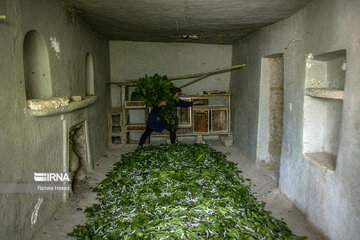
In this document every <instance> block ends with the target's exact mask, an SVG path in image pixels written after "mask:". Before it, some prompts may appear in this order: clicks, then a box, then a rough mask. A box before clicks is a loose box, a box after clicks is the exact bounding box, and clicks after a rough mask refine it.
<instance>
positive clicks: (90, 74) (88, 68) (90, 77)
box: [85, 53, 95, 96]
mask: <svg viewBox="0 0 360 240" xmlns="http://www.w3.org/2000/svg"><path fill="white" fill-rule="evenodd" d="M85 61H86V63H85V78H86V95H87V96H89V95H95V91H94V64H93V58H92V55H91V54H90V53H87V54H86V60H85Z"/></svg>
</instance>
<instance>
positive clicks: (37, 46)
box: [23, 30, 52, 99]
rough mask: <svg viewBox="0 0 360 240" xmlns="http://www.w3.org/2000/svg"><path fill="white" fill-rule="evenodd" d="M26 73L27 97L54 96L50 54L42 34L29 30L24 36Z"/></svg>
mask: <svg viewBox="0 0 360 240" xmlns="http://www.w3.org/2000/svg"><path fill="white" fill-rule="evenodd" d="M23 48H24V52H23V54H24V56H23V57H24V58H23V59H24V74H25V89H26V98H27V99H42V98H50V97H52V84H51V75H50V64H49V54H48V50H47V47H46V44H45V41H44V40H43V38H42V37H41V36H40V34H39V33H38V32H37V31H35V30H32V31H29V32H28V33H27V34H26V35H25V38H24V46H23Z"/></svg>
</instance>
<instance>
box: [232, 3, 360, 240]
mask: <svg viewBox="0 0 360 240" xmlns="http://www.w3.org/2000/svg"><path fill="white" fill-rule="evenodd" d="M359 9H360V2H359V1H351V0H329V1H320V0H318V1H316V0H315V1H313V2H311V3H310V4H309V5H307V6H306V7H305V9H303V10H301V11H299V12H298V13H296V14H295V15H293V16H292V17H290V18H288V19H286V20H283V21H281V22H279V23H276V24H274V25H271V26H268V27H266V28H264V29H261V30H259V31H257V32H255V33H253V34H251V35H250V36H248V37H246V38H245V39H242V40H240V41H237V42H236V43H235V44H234V46H233V64H234V65H235V64H239V63H242V62H247V63H248V67H247V68H246V69H243V70H241V71H236V72H233V74H232V76H231V82H230V89H232V91H233V92H234V96H233V106H234V105H236V106H239V107H233V108H232V118H233V119H232V120H233V122H234V120H235V122H234V124H233V126H234V133H235V144H236V145H237V146H238V147H239V148H240V149H241V150H242V151H243V152H244V153H245V154H246V155H247V156H248V157H250V158H251V159H253V160H255V158H256V152H257V149H256V142H257V136H258V133H257V131H258V129H257V127H258V119H259V112H258V109H259V94H260V91H259V88H260V73H261V59H262V57H264V56H268V55H271V54H277V53H283V54H284V55H283V56H284V94H285V99H284V106H285V108H284V129H283V144H282V158H281V169H280V183H279V184H280V189H281V191H283V192H284V193H285V194H286V195H287V196H288V197H289V198H290V199H291V200H293V201H294V203H295V204H296V205H297V206H298V207H299V208H300V209H301V210H302V211H303V212H304V213H305V214H306V215H307V217H308V219H309V220H310V221H311V222H312V223H313V224H314V225H315V226H316V227H317V228H319V229H320V230H321V231H322V232H323V233H325V234H326V235H327V236H328V237H330V238H331V239H334V240H338V239H342V240H353V239H360V219H359V216H360V206H359V205H360V204H359V203H360V188H359V182H360V175H359V172H360V162H359V159H360V148H359V146H360V104H359V102H360V98H359V92H360V79H359V75H360V68H359V67H358V66H359V65H360V47H359V46H360V32H359V26H358V23H359V22H360V15H359ZM341 49H346V52H347V64H346V66H347V69H346V79H345V90H344V100H343V111H342V124H341V130H340V141H339V146H338V153H337V165H336V169H335V171H330V170H328V169H326V168H325V167H320V166H318V165H316V164H314V163H313V162H311V161H309V160H308V159H306V158H305V157H304V155H303V121H304V120H303V113H304V111H303V108H304V87H305V69H306V56H307V55H308V53H310V52H311V53H313V54H314V55H318V54H322V53H327V52H332V51H337V50H341ZM260 114H261V113H260ZM314 131H315V132H316V129H314Z"/></svg>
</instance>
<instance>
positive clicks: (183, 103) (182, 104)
mask: <svg viewBox="0 0 360 240" xmlns="http://www.w3.org/2000/svg"><path fill="white" fill-rule="evenodd" d="M193 105H194V103H193V102H188V101H184V100H181V99H180V98H179V102H178V103H177V106H178V107H185V108H187V107H192V106H193Z"/></svg>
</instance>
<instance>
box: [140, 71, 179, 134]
mask: <svg viewBox="0 0 360 240" xmlns="http://www.w3.org/2000/svg"><path fill="white" fill-rule="evenodd" d="M174 88H175V87H174V85H173V84H172V82H171V81H170V80H169V79H168V78H167V76H160V75H159V74H157V73H155V74H154V76H148V75H145V77H143V78H140V79H139V81H138V82H137V84H136V90H135V92H136V94H137V95H138V96H139V98H140V99H141V101H142V102H143V103H144V104H145V105H146V106H154V105H158V104H159V103H160V102H162V101H166V102H167V104H166V106H162V107H161V109H160V112H159V113H160V115H161V116H162V117H163V118H164V120H165V121H166V122H167V123H168V124H169V125H170V127H171V130H176V129H177V126H178V118H177V107H176V101H178V99H175V98H174V92H173V89H174Z"/></svg>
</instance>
